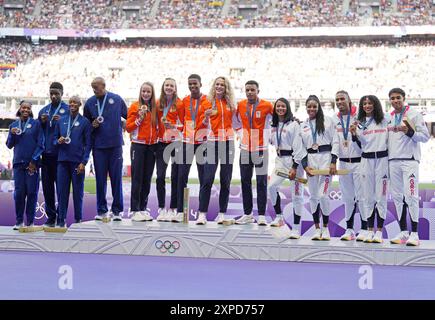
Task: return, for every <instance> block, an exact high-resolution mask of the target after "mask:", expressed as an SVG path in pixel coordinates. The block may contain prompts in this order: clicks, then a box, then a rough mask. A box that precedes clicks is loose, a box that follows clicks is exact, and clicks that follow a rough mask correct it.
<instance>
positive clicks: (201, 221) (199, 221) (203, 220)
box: [196, 212, 207, 225]
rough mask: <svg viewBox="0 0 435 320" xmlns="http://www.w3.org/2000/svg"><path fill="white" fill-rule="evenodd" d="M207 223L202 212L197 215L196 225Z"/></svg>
mask: <svg viewBox="0 0 435 320" xmlns="http://www.w3.org/2000/svg"><path fill="white" fill-rule="evenodd" d="M206 223H207V217H206V215H205V213H204V212H200V213H199V214H198V219H196V224H198V225H205V224H206Z"/></svg>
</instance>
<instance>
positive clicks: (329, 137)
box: [301, 95, 338, 240]
mask: <svg viewBox="0 0 435 320" xmlns="http://www.w3.org/2000/svg"><path fill="white" fill-rule="evenodd" d="M305 105H306V107H307V113H308V117H309V118H308V119H307V120H306V121H305V122H303V123H302V124H301V135H302V141H303V143H304V146H305V148H306V149H307V152H308V155H307V156H306V157H305V158H304V159H302V161H301V163H302V166H303V167H304V169H305V171H306V173H307V175H308V189H309V191H310V208H311V212H312V213H313V220H314V224H315V227H316V231H315V234H314V236H313V237H312V238H311V239H312V240H330V234H329V230H328V222H329V215H330V213H331V210H330V208H329V186H330V185H331V175H333V174H335V173H336V172H337V170H336V162H337V156H338V143H337V141H336V140H337V139H338V137H337V134H336V130H335V125H334V122H333V121H332V119H331V118H329V117H327V116H325V115H324V114H323V110H322V107H321V105H320V100H319V98H317V96H315V95H310V96H309V97H308V99H307V101H306V102H305ZM328 167H329V175H316V176H314V175H313V174H312V170H313V169H325V168H328ZM320 209H321V210H322V216H323V228H322V230H321V229H320Z"/></svg>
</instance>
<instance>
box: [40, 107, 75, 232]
mask: <svg viewBox="0 0 435 320" xmlns="http://www.w3.org/2000/svg"><path fill="white" fill-rule="evenodd" d="M58 107H59V105H58V106H52V105H51V103H50V104H48V105H46V106H45V107H44V108H42V109H41V110H40V111H39V114H38V119H39V120H40V121H41V116H42V115H43V114H48V120H47V121H46V122H45V123H42V122H41V127H42V130H43V133H44V138H45V148H44V152H43V153H42V162H41V181H42V191H43V193H44V200H45V212H46V214H47V218H48V220H47V223H48V224H54V223H55V222H56V214H57V212H58V210H57V209H56V196H55V193H57V198H58V201H59V192H58V190H57V189H58V186H57V179H56V173H57V146H55V145H53V143H52V142H53V136H54V129H55V127H56V122H57V121H55V120H53V121H50V119H52V118H53V117H54V116H55V115H56V114H57V115H59V116H60V117H61V118H63V117H65V116H66V115H69V106H68V105H67V104H66V103H65V102H63V101H62V102H61V103H60V107H59V108H58ZM56 110H57V113H56V114H55V112H56ZM55 187H56V189H55Z"/></svg>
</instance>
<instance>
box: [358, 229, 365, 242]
mask: <svg viewBox="0 0 435 320" xmlns="http://www.w3.org/2000/svg"><path fill="white" fill-rule="evenodd" d="M367 235H368V231H367V230H363V229H361V230H360V232H359V234H358V237H356V241H364V240H365V239H366V237H367Z"/></svg>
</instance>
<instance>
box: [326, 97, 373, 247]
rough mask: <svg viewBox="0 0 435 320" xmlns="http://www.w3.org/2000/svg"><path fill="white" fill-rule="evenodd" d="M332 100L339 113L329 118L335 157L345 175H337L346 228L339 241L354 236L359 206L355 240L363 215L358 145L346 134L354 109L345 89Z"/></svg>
mask: <svg viewBox="0 0 435 320" xmlns="http://www.w3.org/2000/svg"><path fill="white" fill-rule="evenodd" d="M335 102H336V104H337V108H338V110H339V112H338V113H337V114H336V115H334V117H333V118H332V120H333V121H334V124H335V126H336V131H337V138H338V139H337V140H336V142H337V144H338V150H339V151H338V153H339V154H338V156H339V158H340V169H347V170H349V171H350V173H349V174H345V175H339V178H338V180H339V183H340V190H341V194H342V200H343V202H344V210H345V219H346V231H345V233H344V234H343V235H342V237H341V240H344V241H351V240H354V239H355V231H354V229H353V225H354V216H355V212H356V210H357V208H359V211H360V216H361V229H362V230H361V232H360V234H359V235H358V238H357V240H358V241H364V240H365V234H366V233H367V218H366V216H365V214H364V213H363V212H364V211H363V209H364V206H363V201H362V200H363V198H362V196H363V192H362V182H361V176H360V173H359V167H360V163H361V148H360V147H358V145H357V144H356V143H353V142H352V135H351V134H350V132H349V130H350V124H351V123H352V124H353V123H355V122H356V121H357V116H358V114H357V108H356V107H355V106H353V105H352V102H351V100H350V98H349V94H348V93H347V92H346V91H343V90H341V91H338V92H337V93H336V94H335Z"/></svg>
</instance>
